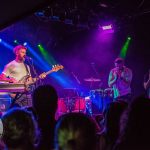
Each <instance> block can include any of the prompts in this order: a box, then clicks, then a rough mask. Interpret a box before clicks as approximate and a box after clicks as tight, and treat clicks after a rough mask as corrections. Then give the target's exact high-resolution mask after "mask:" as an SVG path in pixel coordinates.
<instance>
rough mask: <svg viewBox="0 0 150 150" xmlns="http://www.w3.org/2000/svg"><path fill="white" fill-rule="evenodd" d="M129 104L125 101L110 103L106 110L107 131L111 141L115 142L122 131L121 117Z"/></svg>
mask: <svg viewBox="0 0 150 150" xmlns="http://www.w3.org/2000/svg"><path fill="white" fill-rule="evenodd" d="M127 106H128V104H127V103H126V102H124V101H116V102H112V103H110V104H109V105H108V106H107V108H106V112H105V132H106V134H107V136H108V139H109V141H111V142H114V140H116V139H117V137H118V136H119V132H120V118H121V115H122V114H123V112H124V111H125V109H126V108H127Z"/></svg>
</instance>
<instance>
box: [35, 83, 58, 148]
mask: <svg viewBox="0 0 150 150" xmlns="http://www.w3.org/2000/svg"><path fill="white" fill-rule="evenodd" d="M32 101H33V108H34V109H35V112H36V117H37V121H38V125H39V128H40V132H41V140H40V143H39V146H38V150H51V149H53V147H54V144H53V143H54V141H53V140H54V128H55V124H56V120H55V113H56V110H57V103H58V96H57V92H56V90H55V89H54V87H52V86H51V85H42V86H39V87H38V88H36V89H35V90H34V91H33V95H32Z"/></svg>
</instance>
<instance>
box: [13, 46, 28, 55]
mask: <svg viewBox="0 0 150 150" xmlns="http://www.w3.org/2000/svg"><path fill="white" fill-rule="evenodd" d="M20 49H25V50H27V48H26V47H25V46H23V45H17V46H15V47H14V49H13V52H14V54H16V53H17V52H18V51H19V50H20Z"/></svg>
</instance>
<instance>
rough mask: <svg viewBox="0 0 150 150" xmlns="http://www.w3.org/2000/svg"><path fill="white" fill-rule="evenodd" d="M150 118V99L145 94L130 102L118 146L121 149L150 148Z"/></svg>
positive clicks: (146, 149) (145, 149)
mask: <svg viewBox="0 0 150 150" xmlns="http://www.w3.org/2000/svg"><path fill="white" fill-rule="evenodd" d="M149 118H150V100H149V99H148V98H145V97H144V96H139V97H137V98H135V99H134V100H133V101H132V103H131V104H130V107H129V111H128V116H127V119H126V124H125V127H124V130H123V132H122V134H121V136H120V138H119V139H118V142H117V143H118V144H117V145H116V147H118V146H119V149H120V150H124V149H129V150H131V149H138V150H139V149H144V150H148V149H150V142H149V136H150V120H149ZM122 119H124V118H122Z"/></svg>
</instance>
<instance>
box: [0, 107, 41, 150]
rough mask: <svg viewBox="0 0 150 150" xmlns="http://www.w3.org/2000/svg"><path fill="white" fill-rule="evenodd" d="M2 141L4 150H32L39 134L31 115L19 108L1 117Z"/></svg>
mask: <svg viewBox="0 0 150 150" xmlns="http://www.w3.org/2000/svg"><path fill="white" fill-rule="evenodd" d="M1 119H2V124H3V133H2V137H1V138H2V141H3V142H4V144H5V150H34V149H35V146H36V144H38V143H37V142H38V137H39V132H38V129H37V124H36V121H35V120H34V117H33V115H32V114H31V113H30V112H28V111H26V110H24V109H21V108H14V109H11V110H9V111H8V112H6V114H4V115H3V116H2V118H1Z"/></svg>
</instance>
